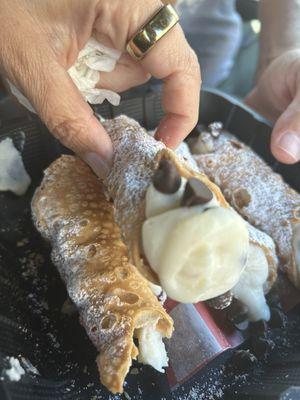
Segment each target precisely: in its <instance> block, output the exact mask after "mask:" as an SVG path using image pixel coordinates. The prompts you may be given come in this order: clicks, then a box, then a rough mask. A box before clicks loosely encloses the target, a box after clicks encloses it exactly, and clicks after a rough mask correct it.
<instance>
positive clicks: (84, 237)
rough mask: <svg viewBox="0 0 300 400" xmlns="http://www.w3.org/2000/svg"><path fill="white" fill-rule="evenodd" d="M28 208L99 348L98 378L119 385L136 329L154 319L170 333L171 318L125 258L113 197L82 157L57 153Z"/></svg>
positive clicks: (112, 387)
mask: <svg viewBox="0 0 300 400" xmlns="http://www.w3.org/2000/svg"><path fill="white" fill-rule="evenodd" d="M32 215H33V220H34V223H35V225H36V227H37V229H38V230H39V231H40V233H41V234H42V235H43V236H44V237H45V238H46V239H47V240H49V241H50V243H51V245H52V259H53V262H54V264H55V265H56V267H57V269H58V271H59V273H60V275H61V277H62V279H63V280H64V282H65V284H66V287H67V290H68V293H69V296H70V298H71V300H72V301H73V302H74V304H75V305H76V307H77V308H78V310H79V315H80V321H81V323H82V325H83V326H84V328H85V330H86V332H87V334H88V336H89V338H90V340H91V341H92V342H93V344H94V346H95V347H96V348H97V350H98V352H99V355H98V357H97V364H98V368H99V373H100V379H101V382H102V383H103V384H104V385H105V386H106V387H107V388H108V389H109V390H110V391H111V392H113V393H117V392H122V391H123V383H124V379H125V377H126V374H127V372H128V370H129V367H130V365H131V362H132V359H133V358H136V356H137V354H138V348H137V347H136V346H135V344H134V341H133V337H134V334H135V331H136V329H138V328H142V327H144V326H148V325H152V326H154V327H156V330H157V331H159V332H160V333H161V334H162V336H163V337H170V336H171V334H172V330H173V321H172V319H171V318H170V316H169V315H168V314H167V313H166V311H165V310H164V308H163V307H162V305H161V304H160V303H159V301H158V300H157V298H156V296H155V295H154V294H153V293H152V291H151V289H150V287H149V282H148V281H147V280H146V279H145V278H144V277H143V276H142V275H141V274H140V272H139V271H138V270H137V268H136V267H135V266H134V265H132V264H131V263H130V262H129V261H128V256H127V249H126V246H125V245H124V243H123V242H122V241H121V238H120V231H119V228H118V226H117V224H116V223H115V220H114V210H113V205H112V203H110V202H109V201H108V200H107V199H106V197H105V195H104V191H103V187H102V185H101V184H100V182H99V181H98V179H97V178H96V176H95V175H94V174H93V173H92V171H91V170H90V169H89V167H88V166H87V165H85V164H84V163H83V162H82V161H81V160H79V159H78V158H75V157H73V156H62V157H61V158H59V159H58V160H57V161H55V162H54V163H53V164H51V166H50V167H49V168H48V169H47V170H46V171H45V176H44V179H43V181H42V184H41V186H40V187H39V188H38V189H37V190H36V192H35V195H34V198H33V200H32Z"/></svg>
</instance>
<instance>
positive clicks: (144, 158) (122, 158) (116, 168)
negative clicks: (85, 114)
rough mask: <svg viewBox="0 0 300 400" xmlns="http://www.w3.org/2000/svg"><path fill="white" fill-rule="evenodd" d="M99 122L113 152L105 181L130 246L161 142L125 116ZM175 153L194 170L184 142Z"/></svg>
mask: <svg viewBox="0 0 300 400" xmlns="http://www.w3.org/2000/svg"><path fill="white" fill-rule="evenodd" d="M103 125H104V127H105V129H106V130H107V132H108V134H109V135H110V137H111V139H112V142H113V145H114V151H115V153H114V162H113V167H112V169H111V171H110V174H109V175H108V177H107V179H106V182H105V184H106V186H107V189H108V193H109V195H110V196H111V197H112V198H113V199H114V204H115V208H116V221H117V223H118V225H119V226H120V227H121V230H122V234H123V237H124V240H125V241H126V243H127V245H128V246H129V248H130V247H131V246H130V242H131V240H132V237H133V236H134V233H133V230H134V229H135V227H136V226H137V224H138V221H140V220H141V219H142V218H143V214H144V210H143V207H142V204H143V201H144V198H145V194H146V191H147V188H148V186H149V185H150V183H151V178H152V176H153V173H154V170H155V165H156V164H155V156H156V155H157V153H158V152H159V151H160V150H162V149H164V148H165V145H164V144H163V143H162V142H159V141H157V140H155V139H154V138H153V137H152V136H150V135H149V134H148V133H147V132H146V131H145V129H143V128H142V127H141V126H140V125H139V124H138V122H136V121H135V120H133V119H131V118H128V117H126V116H125V115H121V116H119V117H116V118H115V119H113V120H107V121H105V122H104V123H103ZM178 156H179V158H180V159H181V160H182V161H185V162H187V163H189V164H190V166H191V168H194V169H197V166H196V164H195V162H194V160H193V158H192V156H191V154H190V152H189V149H188V148H187V146H186V145H185V144H183V145H182V146H179V149H178Z"/></svg>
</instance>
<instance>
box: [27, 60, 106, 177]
mask: <svg viewBox="0 0 300 400" xmlns="http://www.w3.org/2000/svg"><path fill="white" fill-rule="evenodd" d="M33 88H34V89H33ZM33 88H32V87H31V88H28V87H27V88H26V89H27V90H26V89H25V93H26V95H27V96H28V98H29V99H30V101H31V102H32V103H33V104H34V107H35V109H36V110H37V112H38V114H39V115H40V117H41V119H42V120H43V121H44V123H45V124H46V126H47V127H48V129H49V130H50V131H51V132H52V133H53V134H54V135H55V136H56V137H57V138H58V139H59V140H60V141H61V142H62V143H63V144H64V145H65V146H66V147H68V148H70V149H71V150H73V151H74V152H75V153H77V154H78V155H79V156H80V157H81V158H82V159H83V160H85V161H86V162H87V163H88V164H89V165H90V167H91V168H92V169H93V170H94V172H95V173H96V174H97V175H98V176H100V177H101V178H103V177H104V176H105V175H106V174H107V172H108V169H109V166H110V163H111V159H112V153H113V149H112V143H111V140H110V138H109V136H108V134H107V132H106V131H105V129H104V128H103V126H102V125H101V124H100V122H99V121H98V119H97V118H96V117H95V116H94V114H93V110H92V109H91V107H90V106H89V105H88V104H87V103H86V102H85V101H84V99H83V98H82V96H81V94H80V92H79V90H78V89H77V87H76V86H75V84H74V83H73V81H72V79H71V78H70V76H69V74H68V73H67V72H66V71H65V70H64V68H62V67H61V66H60V65H59V64H58V63H56V62H55V63H54V65H52V67H51V68H50V67H49V66H48V67H47V71H44V70H43V71H42V78H40V77H37V78H36V79H35V84H34V85H33Z"/></svg>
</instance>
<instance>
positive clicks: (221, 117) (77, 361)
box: [0, 90, 300, 400]
mask: <svg viewBox="0 0 300 400" xmlns="http://www.w3.org/2000/svg"><path fill="white" fill-rule="evenodd" d="M0 103H1V104H0V140H2V139H3V138H4V137H7V136H10V137H12V138H13V139H14V142H15V144H16V146H17V147H19V148H20V149H22V152H23V158H24V161H25V165H26V168H27V170H28V172H29V173H30V175H31V177H32V178H33V183H32V185H31V188H30V190H29V191H28V193H27V194H26V195H25V196H23V197H20V198H19V197H16V196H14V195H12V194H10V193H0V371H1V369H2V368H3V369H6V368H7V367H8V363H7V356H14V357H17V358H19V359H21V357H23V361H24V360H25V364H26V363H27V367H26V366H25V369H26V375H25V376H24V377H22V379H21V380H20V381H19V382H10V381H9V380H7V378H4V379H2V380H1V381H0V399H1V400H2V399H3V400H4V399H5V400H6V399H7V400H8V399H9V400H17V399H18V400H19V399H20V400H21V399H22V400H25V399H28V400H42V399H43V400H50V399H51V400H55V399H89V400H90V399H95V400H96V399H113V398H114V397H113V396H112V395H110V394H109V393H108V392H107V391H106V390H105V389H104V388H103V386H101V384H100V383H99V379H98V372H97V368H96V364H95V357H96V351H95V349H94V348H93V346H92V345H91V344H90V342H89V340H88V338H87V336H86V335H85V332H84V330H83V329H82V328H81V327H80V325H79V323H78V319H77V316H76V315H75V316H74V315H73V316H66V315H64V314H62V313H61V307H62V304H63V303H64V301H65V300H66V299H67V294H66V291H65V289H64V285H63V284H62V282H61V280H60V278H59V276H58V274H57V273H56V270H55V268H54V267H53V265H52V264H51V262H50V257H49V253H50V249H49V248H48V247H47V245H46V244H45V243H44V241H43V240H42V239H41V238H40V236H39V234H38V233H37V232H36V231H35V229H34V228H33V226H32V222H31V217H30V199H31V197H32V193H33V191H34V188H35V187H36V186H37V184H38V183H39V181H40V180H41V177H42V171H43V169H44V168H45V167H47V166H48V165H49V163H50V162H51V161H53V160H54V159H55V158H57V156H58V155H59V154H61V152H62V151H64V149H63V148H62V147H61V146H60V145H59V143H58V142H57V141H56V140H54V139H53V137H52V136H51V135H50V134H49V132H48V131H47V129H46V128H45V127H44V126H43V124H42V123H41V122H40V121H39V119H38V118H36V117H34V116H32V115H31V116H30V115H28V114H27V113H24V111H23V110H21V109H20V108H19V107H17V106H16V105H15V103H14V102H12V101H11V100H10V99H2V100H1V102H0ZM95 109H96V111H97V112H99V113H101V115H102V116H103V117H107V118H108V117H112V116H115V115H117V114H121V113H126V114H127V115H129V116H131V117H133V118H135V119H137V120H138V121H139V122H140V123H141V124H142V125H143V126H145V127H146V128H148V129H153V128H155V126H156V125H157V123H158V121H159V119H160V118H161V116H162V110H161V105H160V93H159V92H158V91H156V90H155V91H154V90H147V91H146V92H145V93H144V94H143V95H142V96H141V97H135V98H131V97H130V96H125V98H124V100H123V101H122V103H121V105H120V106H119V107H117V108H114V107H112V106H110V105H108V104H105V105H102V106H99V107H96V108H95ZM1 110H2V112H1ZM200 120H201V122H202V123H204V124H208V123H210V122H212V121H215V120H218V121H222V122H223V123H224V126H225V127H226V128H227V129H228V130H229V131H231V132H232V133H234V134H235V135H237V136H238V137H240V138H241V139H242V140H243V141H245V142H246V143H249V144H250V145H251V146H252V147H253V148H254V149H255V150H256V151H257V152H258V153H259V154H260V155H261V156H262V157H264V158H265V159H266V161H267V162H269V163H271V164H272V166H273V167H274V168H276V169H277V170H278V171H280V172H281V173H282V174H283V175H284V177H285V179H286V180H287V181H288V182H290V183H291V185H293V186H294V188H296V189H297V190H299V191H300V179H299V176H300V165H299V164H298V165H295V166H282V165H279V164H278V163H275V161H274V159H273V157H272V156H271V154H270V151H269V146H268V142H269V136H270V132H271V127H270V124H268V122H267V121H265V120H264V119H262V118H261V117H260V116H259V115H257V114H255V113H253V112H252V111H251V110H249V109H248V108H246V107H245V106H243V105H241V104H240V103H239V102H238V101H236V100H235V99H234V98H232V97H229V96H225V95H223V94H221V93H219V92H217V91H211V90H210V91H209V90H203V91H202V104H201V109H200ZM21 131H22V132H24V133H25V137H26V141H25V146H24V148H22V140H21V139H22V138H21V135H20V132H21ZM24 239H25V241H24ZM291 320H293V321H294V317H293V316H291ZM292 327H293V329H292V330H291V335H294V336H291V337H292V342H293V347H292V349H291V348H287V350H286V351H287V352H290V353H291V352H292V353H293V356H294V358H293V360H292V363H288V365H287V364H284V363H283V361H282V356H280V357H281V358H280V357H279V358H278V356H276V357H275V361H274V362H275V364H274V363H273V364H274V365H275V366H274V365H273V364H271V365H270V366H269V367H266V368H263V369H260V371H259V372H256V375H255V374H254V375H253V376H252V377H250V378H249V379H248V380H247V381H246V382H244V381H243V380H242V381H241V380H240V379H237V380H236V381H235V382H233V381H232V379H231V378H232V377H231V376H230V377H229V378H228V377H227V375H226V374H224V373H223V365H224V363H225V361H226V359H228V358H229V357H230V355H231V351H227V352H225V353H224V354H223V355H222V356H220V357H218V358H217V359H215V360H214V361H213V362H212V363H211V364H209V365H208V366H207V367H206V368H205V369H204V370H202V371H201V373H200V374H199V373H198V374H197V375H196V376H194V377H193V379H192V380H191V381H190V382H188V383H187V384H185V385H184V386H182V387H180V388H178V389H177V390H176V391H174V392H173V393H171V392H170V390H169V386H168V384H167V379H166V376H165V375H162V374H159V373H156V372H155V371H154V370H153V369H151V368H149V367H142V366H140V365H135V367H137V368H138V371H139V373H138V374H129V375H128V379H127V383H126V386H125V392H126V393H124V394H123V395H122V396H116V397H115V398H116V399H119V398H122V399H132V400H134V399H135V400H138V399H147V400H151V399H153V400H159V399H171V398H173V399H182V400H188V399H191V400H192V399H203V400H204V399H209V398H213V399H217V398H223V399H234V398H237V399H257V400H258V399H261V398H264V399H279V398H281V397H280V396H281V393H283V391H284V390H286V389H287V388H289V387H290V386H296V385H297V382H299V380H300V378H299V376H300V374H299V371H298V369H299V370H300V351H299V349H300V346H299V348H298V347H297V346H296V342H297V339H298V335H297V332H298V330H297V329H296V334H295V322H292ZM279 337H280V335H279ZM285 354H288V353H285ZM289 358H290V357H289ZM278 360H279V361H278ZM276 363H277V364H276ZM25 364H24V363H23V366H24V365H25ZM31 364H32V365H33V366H34V367H36V369H37V370H38V371H39V374H37V373H36V371H34V369H33V368H32V367H31V366H30V365H31ZM283 364H284V365H283ZM268 368H269V369H268ZM287 370H288V372H286V371H287ZM134 371H135V372H136V370H134ZM282 371H283V372H282ZM257 374H258V375H257ZM2 375H3V376H5V375H4V374H2ZM257 376H259V380H260V381H262V382H264V379H266V382H265V384H268V385H269V389H268V390H267V391H266V390H265V388H263V387H262V386H261V384H258V383H257ZM277 377H280V380H279V381H278V378H277ZM291 377H293V379H292V378H291ZM241 382H244V383H243V384H242V385H241ZM274 382H276V385H275V386H274ZM270 385H271V386H270ZM271 389H272V390H271ZM289 390H293V391H294V392H295V390H296V389H289ZM218 393H219V395H220V397H218ZM222 393H223V394H222ZM209 396H212V397H209ZM261 396H264V397H261ZM290 396H292V395H290ZM295 396H298V397H286V398H289V399H290V398H291V399H292V398H298V399H299V398H300V394H299V392H296V395H295Z"/></svg>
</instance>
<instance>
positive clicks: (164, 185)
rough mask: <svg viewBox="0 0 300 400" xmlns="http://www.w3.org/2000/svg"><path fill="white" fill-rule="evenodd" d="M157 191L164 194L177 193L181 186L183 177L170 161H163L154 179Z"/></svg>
mask: <svg viewBox="0 0 300 400" xmlns="http://www.w3.org/2000/svg"><path fill="white" fill-rule="evenodd" d="M152 182H153V185H154V187H155V189H156V190H158V191H159V192H161V193H164V194H173V193H176V192H177V190H178V189H179V188H180V185H181V177H180V175H179V173H178V171H177V169H176V167H175V165H173V164H172V162H171V161H169V160H161V161H160V163H159V166H158V169H157V170H156V171H155V174H154V176H153V179H152Z"/></svg>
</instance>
